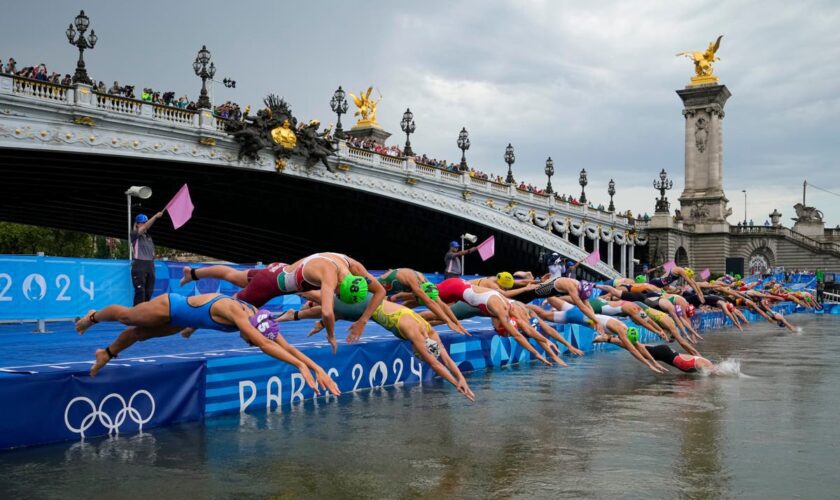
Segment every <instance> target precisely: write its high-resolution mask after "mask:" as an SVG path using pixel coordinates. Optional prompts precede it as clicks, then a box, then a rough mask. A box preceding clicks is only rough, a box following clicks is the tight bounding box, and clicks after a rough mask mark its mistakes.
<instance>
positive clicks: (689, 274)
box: [685, 267, 694, 279]
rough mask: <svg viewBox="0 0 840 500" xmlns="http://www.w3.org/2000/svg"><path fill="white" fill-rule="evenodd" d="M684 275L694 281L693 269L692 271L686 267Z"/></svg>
mask: <svg viewBox="0 0 840 500" xmlns="http://www.w3.org/2000/svg"><path fill="white" fill-rule="evenodd" d="M685 275H686V276H688V277H689V278H691V279H694V269H692V268H690V267H686V268H685Z"/></svg>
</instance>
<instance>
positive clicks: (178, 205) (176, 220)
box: [166, 184, 195, 229]
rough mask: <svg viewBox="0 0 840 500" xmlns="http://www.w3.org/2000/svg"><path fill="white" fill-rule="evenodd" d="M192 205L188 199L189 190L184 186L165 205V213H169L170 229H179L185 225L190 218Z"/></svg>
mask: <svg viewBox="0 0 840 500" xmlns="http://www.w3.org/2000/svg"><path fill="white" fill-rule="evenodd" d="M193 208H195V207H193V204H192V200H191V199H190V188H188V187H187V185H186V184H184V186H183V187H181V189H179V190H178V192H177V193H176V194H175V196H174V197H172V199H171V200H170V201H169V203H167V204H166V211H167V212H169V218H170V219H172V227H173V228H175V229H179V228H180V227H181V226H183V225H184V224H186V223H187V221H188V220H190V217H192V213H193Z"/></svg>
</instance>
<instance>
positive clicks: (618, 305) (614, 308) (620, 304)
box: [548, 297, 668, 340]
mask: <svg viewBox="0 0 840 500" xmlns="http://www.w3.org/2000/svg"><path fill="white" fill-rule="evenodd" d="M558 300H562V299H561V298H559V297H549V298H548V303H549V304H551V306H552V307H553V308H555V309H560V306H559V305H558V303H557V301H558ZM589 305H591V306H592V310H593V311H594V312H595V314H603V315H605V316H627V317H629V318H630V319H631V320H633V322H634V323H636V324H637V325H639V326H643V327H645V328H647V329H648V330H650V331H652V332H654V333H656V334H657V335H659V336H660V337H662V339H663V340H668V334H667V333H665V330H663V329H662V328H661V327H660V326H659V325H658V324H656V322H655V321H653V320H652V319H651V318H649V317H648V316H647V314H645V312H644V311H643V310H642V308H641V307H639V306H638V305H637V304H636V303H635V302H630V301H627V300H613V301H606V300H604V299H601V298H595V299H589Z"/></svg>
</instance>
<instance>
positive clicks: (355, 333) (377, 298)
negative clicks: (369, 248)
mask: <svg viewBox="0 0 840 500" xmlns="http://www.w3.org/2000/svg"><path fill="white" fill-rule="evenodd" d="M349 269H350V272H352V273H353V274H355V275H356V276H363V277H364V278H366V279H367V280H368V291H370V292H373V297H371V299H370V302H368V305H367V307H366V308H365V311H364V312H363V313H362V315H361V316H360V317H359V319H358V320H357V321H355V322H353V324H352V325H350V328H349V330H350V333H349V334H348V335H347V342H356V341H357V340H359V339H360V338H361V336H362V333H364V331H365V325H367V322H368V320H369V319H370V317H371V316H373V311H375V310H376V308H377V307H379V304H381V303H382V301H383V300H385V287H383V286H382V283H380V282H379V280H378V279H376V278H374V277H373V275H372V274H370V273H369V272H368V270H367V269H366V268H365V266H363V265H362V264H361V263H360V262H358V261H356V260H351V261H350V266H349Z"/></svg>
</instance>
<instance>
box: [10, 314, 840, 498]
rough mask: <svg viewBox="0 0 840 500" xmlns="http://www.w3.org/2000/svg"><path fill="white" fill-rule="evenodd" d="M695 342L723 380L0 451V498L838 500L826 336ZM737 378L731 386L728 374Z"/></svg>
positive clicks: (811, 332)
mask: <svg viewBox="0 0 840 500" xmlns="http://www.w3.org/2000/svg"><path fill="white" fill-rule="evenodd" d="M792 318H793V321H794V322H795V323H796V324H799V325H801V326H802V330H803V331H802V333H801V334H789V333H785V332H784V331H783V330H781V329H779V328H777V327H775V326H770V325H768V324H766V323H763V324H761V323H757V324H754V325H752V326H751V327H750V328H749V330H748V332H747V333H746V334H739V333H738V332H736V331H733V330H720V331H716V332H709V333H708V335H707V336H706V341H705V342H704V343H703V345H702V347H701V351H702V352H703V353H704V354H705V355H706V356H707V357H710V358H712V359H714V360H721V359H728V360H731V362H730V363H729V364H730V367H731V368H732V371H733V372H734V373H733V374H732V375H730V376H727V377H703V376H699V375H686V374H677V373H672V374H670V375H667V376H656V375H653V374H652V373H649V372H647V371H645V370H644V369H643V368H642V367H641V365H639V364H638V363H636V362H635V361H633V360H632V359H631V358H630V357H629V356H628V355H626V354H625V353H623V352H610V353H599V354H594V355H587V356H586V357H585V358H582V359H579V360H572V361H570V367H569V368H566V369H560V368H549V367H542V366H537V365H529V366H523V367H513V368H505V369H495V370H488V371H483V372H478V373H474V374H471V375H470V376H469V381H470V384H471V386H472V388H473V390H474V391H475V393H476V396H477V398H478V399H477V401H476V403H469V402H468V401H466V400H465V399H463V398H462V397H461V396H459V395H458V394H457V393H456V392H455V391H454V390H452V389H451V388H449V387H444V386H443V384H442V383H436V384H430V385H426V386H422V387H420V386H412V387H406V388H387V389H380V390H373V391H370V392H367V391H366V392H362V393H356V394H348V395H344V396H342V397H341V398H339V400H338V402H332V403H330V404H324V403H323V402H322V403H320V404H319V405H316V404H314V403H313V402H307V403H305V404H302V405H300V406H297V407H294V408H284V409H283V413H279V414H277V413H275V414H271V415H268V416H266V415H234V416H229V417H221V418H216V419H212V420H208V421H207V422H205V424H203V425H201V424H188V425H181V426H176V427H171V428H166V429H154V430H152V431H147V432H146V433H144V434H143V435H135V436H126V437H119V438H114V439H99V440H92V441H90V442H87V443H63V444H58V445H50V446H42V447H36V448H26V449H19V450H12V451H8V452H0V470H2V474H0V497H2V498H33V497H34V498H93V497H97V496H106V497H110V498H146V499H148V498H155V496H157V497H159V498H173V497H179V498H199V497H200V498H204V497H216V498H229V497H266V496H279V497H283V498H308V497H319V498H346V497H350V498H405V497H434V498H441V497H444V498H447V497H457V498H487V497H503V498H506V497H516V498H524V497H544V498H549V497H550V498H558V497H572V498H581V497H591V498H615V497H617V496H621V497H637V498H639V497H645V498H650V497H655V498H674V497H685V498H719V497H749V498H790V497H800V498H808V499H812V498H838V497H840V452H838V449H840V446H838V445H840V427H838V425H837V420H838V411H840V367H838V359H840V335H838V334H837V330H838V327H840V320H839V319H837V318H836V317H830V316H812V315H796V316H793V317H792ZM738 363H740V369H739V370H738V369H736V367H737V366H738Z"/></svg>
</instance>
